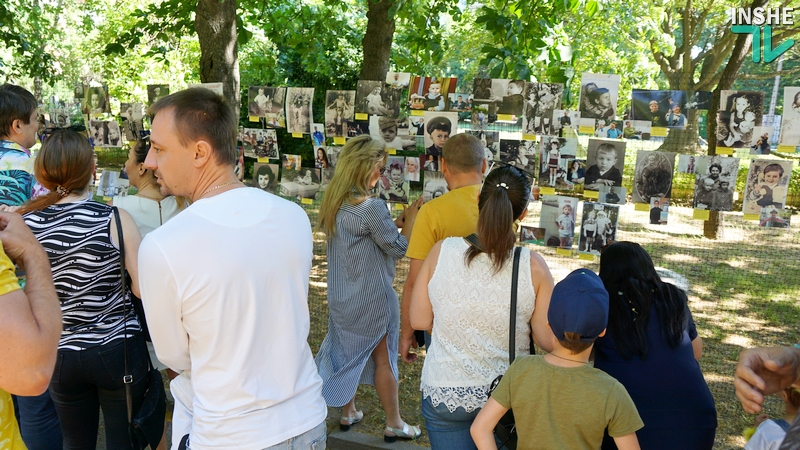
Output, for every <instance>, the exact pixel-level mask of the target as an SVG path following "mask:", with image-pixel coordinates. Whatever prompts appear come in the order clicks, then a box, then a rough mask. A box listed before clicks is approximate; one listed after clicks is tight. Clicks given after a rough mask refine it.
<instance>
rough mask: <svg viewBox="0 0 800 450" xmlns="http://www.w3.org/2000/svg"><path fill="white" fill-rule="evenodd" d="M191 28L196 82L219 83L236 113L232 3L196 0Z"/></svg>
mask: <svg viewBox="0 0 800 450" xmlns="http://www.w3.org/2000/svg"><path fill="white" fill-rule="evenodd" d="M194 28H195V31H196V32H197V38H198V40H199V42H200V81H202V82H203V83H212V82H222V85H223V89H224V92H225V98H226V99H227V100H228V102H230V104H231V105H232V106H233V108H234V110H235V111H239V107H240V104H239V101H240V92H239V43H238V30H237V28H236V0H198V2H197V9H196V11H195V19H194Z"/></svg>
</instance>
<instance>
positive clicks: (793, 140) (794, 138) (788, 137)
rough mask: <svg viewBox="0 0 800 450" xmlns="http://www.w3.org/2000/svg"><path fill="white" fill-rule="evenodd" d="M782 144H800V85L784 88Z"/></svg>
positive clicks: (780, 141)
mask: <svg viewBox="0 0 800 450" xmlns="http://www.w3.org/2000/svg"><path fill="white" fill-rule="evenodd" d="M778 142H779V143H780V144H781V145H788V146H795V147H797V146H800V87H785V88H783V117H782V120H781V137H780V139H779V140H778Z"/></svg>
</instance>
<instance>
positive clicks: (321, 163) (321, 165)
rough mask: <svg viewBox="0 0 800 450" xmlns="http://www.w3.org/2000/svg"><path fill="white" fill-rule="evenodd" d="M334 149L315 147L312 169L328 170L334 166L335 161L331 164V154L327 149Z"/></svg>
mask: <svg viewBox="0 0 800 450" xmlns="http://www.w3.org/2000/svg"><path fill="white" fill-rule="evenodd" d="M335 148H336V147H324V146H315V147H314V155H315V157H314V167H316V168H317V169H329V168H333V167H334V166H335V161H334V162H331V156H332V155H333V153H332V152H329V149H335Z"/></svg>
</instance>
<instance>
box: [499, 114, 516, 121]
mask: <svg viewBox="0 0 800 450" xmlns="http://www.w3.org/2000/svg"><path fill="white" fill-rule="evenodd" d="M497 120H506V121H509V122H511V121H512V120H514V116H513V115H511V114H498V115H497Z"/></svg>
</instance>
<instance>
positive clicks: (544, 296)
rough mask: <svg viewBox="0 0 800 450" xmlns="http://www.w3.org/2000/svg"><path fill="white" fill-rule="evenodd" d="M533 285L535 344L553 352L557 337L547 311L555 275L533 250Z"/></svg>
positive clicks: (532, 330) (532, 318)
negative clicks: (534, 293) (551, 326)
mask: <svg viewBox="0 0 800 450" xmlns="http://www.w3.org/2000/svg"><path fill="white" fill-rule="evenodd" d="M531 282H532V283H531V284H532V285H533V289H534V290H535V292H536V303H535V306H534V308H533V315H532V316H531V332H532V333H533V342H534V343H535V344H536V345H538V346H539V347H540V348H542V349H543V350H544V351H546V352H551V351H553V345H554V343H553V340H554V339H555V336H554V335H553V331H552V330H551V329H550V326H549V325H548V324H547V310H548V309H549V308H550V296H551V295H552V294H553V275H552V274H550V269H549V268H548V267H547V263H546V262H545V261H544V258H542V257H541V256H540V255H539V254H538V253H536V252H534V251H533V250H531Z"/></svg>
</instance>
